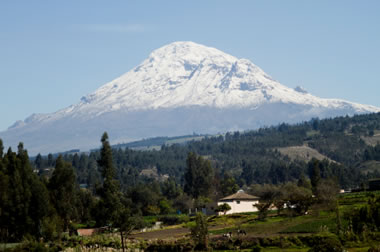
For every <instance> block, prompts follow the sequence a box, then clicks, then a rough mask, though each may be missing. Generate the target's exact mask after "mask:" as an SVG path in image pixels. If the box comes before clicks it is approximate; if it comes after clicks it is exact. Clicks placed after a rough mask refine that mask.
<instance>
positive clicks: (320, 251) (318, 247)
mask: <svg viewBox="0 0 380 252" xmlns="http://www.w3.org/2000/svg"><path fill="white" fill-rule="evenodd" d="M331 251H336V252H343V251H344V248H343V246H342V244H341V243H340V241H339V240H338V238H336V237H334V236H328V237H323V238H322V239H320V241H319V242H317V243H315V244H314V246H313V247H312V248H311V249H310V250H309V251H308V252H331Z"/></svg>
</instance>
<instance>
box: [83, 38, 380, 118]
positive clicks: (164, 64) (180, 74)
mask: <svg viewBox="0 0 380 252" xmlns="http://www.w3.org/2000/svg"><path fill="white" fill-rule="evenodd" d="M274 102H284V103H295V104H303V105H305V104H307V105H311V106H318V107H339V106H343V105H347V104H346V102H344V101H341V100H336V99H321V98H318V97H315V96H313V95H311V94H308V93H307V92H300V90H299V89H291V88H288V87H286V86H284V85H282V84H280V83H279V82H277V81H275V80H273V78H271V77H270V76H269V75H268V74H266V73H265V72H264V71H263V70H262V69H260V68H259V67H258V66H256V65H255V64H253V63H252V62H250V61H249V60H247V59H238V58H236V57H234V56H231V55H229V54H226V53H224V52H222V51H220V50H217V49H215V48H211V47H206V46H203V45H199V44H196V43H193V42H174V43H171V44H169V45H166V46H163V47H161V48H159V49H157V50H155V51H153V52H152V53H151V54H150V55H149V57H148V58H147V59H146V60H144V61H143V62H142V63H141V64H140V65H139V66H137V67H135V68H134V69H132V70H131V71H129V72H127V73H126V74H124V75H122V76H121V77H119V78H117V79H115V80H113V81H111V82H109V83H107V84H106V85H104V86H102V87H101V88H99V89H98V90H96V91H95V92H94V93H92V94H90V95H88V96H86V97H84V98H82V103H81V104H80V108H78V109H80V110H85V111H87V112H88V111H93V112H96V113H99V109H102V110H104V109H105V110H106V111H113V110H118V109H122V108H124V109H128V110H138V109H143V110H145V109H157V108H170V107H171V108H174V107H181V106H194V105H199V106H211V107H216V108H225V107H252V108H254V107H257V106H259V105H261V104H263V103H274ZM351 105H352V106H355V107H358V108H361V109H364V108H363V107H362V105H359V104H351ZM368 109H369V110H370V111H378V110H376V109H377V108H375V107H368Z"/></svg>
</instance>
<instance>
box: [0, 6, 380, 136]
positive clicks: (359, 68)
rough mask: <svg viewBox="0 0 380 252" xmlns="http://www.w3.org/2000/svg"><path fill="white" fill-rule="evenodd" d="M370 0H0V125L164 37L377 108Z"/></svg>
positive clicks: (133, 60)
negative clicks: (211, 49)
mask: <svg viewBox="0 0 380 252" xmlns="http://www.w3.org/2000/svg"><path fill="white" fill-rule="evenodd" d="M379 13H380V1H378V0H365V1H350V0H336V1H330V0H324V1H299V0H286V1H284V0H277V1H275V0H268V1H264V0H263V1H255V0H252V1H250V0H238V1H224V0H209V1H204V0H194V1H169V0H168V1H164V0H162V1H154V0H151V1H146V0H140V1H121V0H120V1H118V0H114V1H100V0H81V1H76V0H67V1H47V0H44V1H42V0H34V1H27V0H24V1H22V0H14V1H11V0H4V1H0V100H1V104H0V105H1V106H0V115H1V120H0V131H2V130H5V129H6V128H7V127H9V126H10V125H11V124H13V123H14V122H15V121H16V120H24V119H25V118H26V117H28V116H29V115H31V114H33V113H51V112H55V111H57V110H59V109H62V108H65V107H67V106H69V105H71V104H75V103H77V102H79V100H80V98H81V97H82V96H84V95H87V94H89V93H91V92H93V91H95V90H96V89H97V88H99V87H100V86H102V85H103V84H105V83H106V82H109V81H111V80H113V79H114V78H116V77H118V76H120V75H121V74H123V73H125V72H127V71H129V70H130V69H132V68H133V67H135V66H136V65H138V64H140V63H141V62H142V61H143V60H144V59H145V58H146V57H147V56H148V55H149V53H150V52H151V51H152V50H154V49H157V48H159V47H161V46H163V45H165V44H168V43H171V42H174V41H194V42H196V43H200V44H204V45H206V46H211V47H215V48H217V49H219V50H222V51H224V52H226V53H229V54H231V55H233V56H236V57H238V58H247V59H249V60H251V61H252V62H253V63H254V64H256V65H258V66H259V67H261V68H262V69H263V70H264V71H265V72H266V73H268V74H269V75H271V76H272V77H273V78H274V79H276V80H278V81H280V82H281V83H282V84H284V85H286V86H289V87H295V86H298V85H300V86H303V87H304V88H305V89H306V90H307V91H309V92H310V93H312V94H314V95H316V96H319V97H323V98H340V99H345V100H349V101H353V102H358V103H363V104H371V105H375V106H378V107H380V99H379V93H380V75H379V71H380V61H379V59H380V49H379V45H380V15H379Z"/></svg>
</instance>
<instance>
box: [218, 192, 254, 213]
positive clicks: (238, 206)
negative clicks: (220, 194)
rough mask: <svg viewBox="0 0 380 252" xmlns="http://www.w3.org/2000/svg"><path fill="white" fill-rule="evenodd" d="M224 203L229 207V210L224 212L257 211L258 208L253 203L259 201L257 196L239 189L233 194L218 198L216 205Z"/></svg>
mask: <svg viewBox="0 0 380 252" xmlns="http://www.w3.org/2000/svg"><path fill="white" fill-rule="evenodd" d="M224 203H227V204H228V205H230V207H231V210H228V211H227V212H226V214H234V213H246V212H257V211H258V209H257V208H256V207H255V206H253V205H255V204H257V203H259V197H256V196H252V195H249V194H247V193H245V192H244V191H243V190H239V191H238V192H237V193H235V194H232V195H230V196H227V197H224V198H223V199H220V200H219V201H218V206H219V205H223V204H224ZM220 214H223V213H219V215H220Z"/></svg>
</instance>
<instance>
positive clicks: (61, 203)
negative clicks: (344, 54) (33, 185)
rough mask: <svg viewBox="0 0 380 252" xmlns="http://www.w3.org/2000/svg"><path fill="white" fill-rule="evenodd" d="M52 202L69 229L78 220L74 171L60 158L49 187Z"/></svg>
mask: <svg viewBox="0 0 380 252" xmlns="http://www.w3.org/2000/svg"><path fill="white" fill-rule="evenodd" d="M48 188H49V191H50V199H51V202H52V204H53V206H54V208H55V210H56V211H57V214H58V215H59V216H60V217H61V219H62V220H63V228H64V230H66V229H68V227H69V223H70V221H71V220H74V219H75V218H76V215H77V213H76V211H75V207H74V206H75V205H76V200H77V198H76V196H77V195H76V192H77V190H78V188H77V185H76V182H75V174H74V170H73V168H72V167H71V164H69V163H67V162H65V161H63V158H62V157H61V156H60V157H58V159H57V160H56V165H55V169H54V172H53V175H52V177H51V178H50V180H49V185H48Z"/></svg>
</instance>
